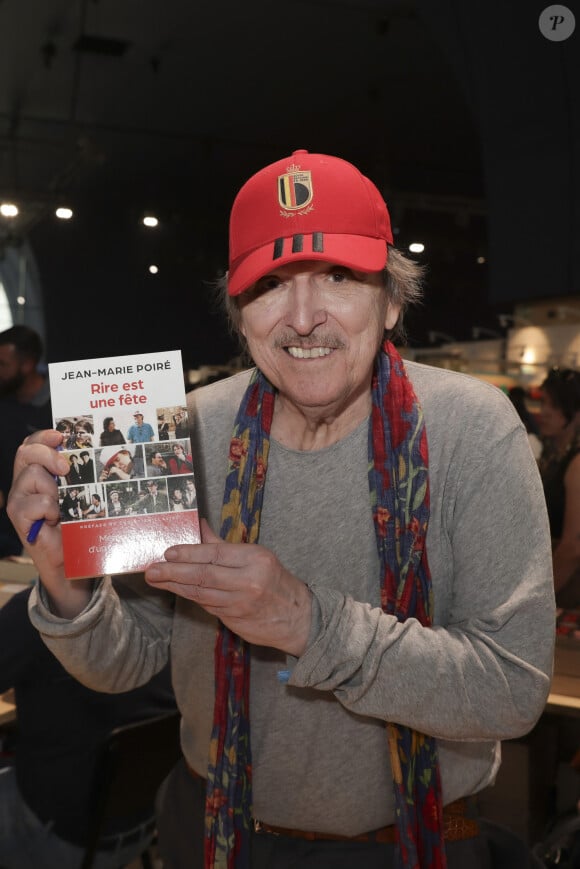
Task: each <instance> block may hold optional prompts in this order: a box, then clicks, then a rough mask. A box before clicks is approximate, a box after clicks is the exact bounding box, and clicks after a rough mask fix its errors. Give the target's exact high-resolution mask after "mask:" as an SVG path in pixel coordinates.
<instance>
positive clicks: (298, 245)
mask: <svg viewBox="0 0 580 869" xmlns="http://www.w3.org/2000/svg"><path fill="white" fill-rule="evenodd" d="M303 250H304V236H303V235H302V233H299V234H298V235H293V236H292V253H302V251H303Z"/></svg>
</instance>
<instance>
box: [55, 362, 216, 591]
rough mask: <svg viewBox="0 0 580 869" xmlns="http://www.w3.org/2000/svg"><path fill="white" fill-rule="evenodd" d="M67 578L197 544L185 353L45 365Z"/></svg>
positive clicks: (125, 566) (131, 567)
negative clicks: (63, 462)
mask: <svg viewBox="0 0 580 869" xmlns="http://www.w3.org/2000/svg"><path fill="white" fill-rule="evenodd" d="M48 372H49V379H50V394H51V405H52V414H53V424H54V427H55V428H56V429H58V430H59V431H61V432H62V433H63V436H64V440H63V446H62V450H63V454H64V456H65V457H66V459H67V460H68V462H69V467H70V470H69V472H68V473H67V474H66V475H64V476H62V477H59V479H58V494H59V503H60V510H61V528H62V541H63V549H64V559H65V574H66V576H67V578H68V579H80V578H85V577H94V576H102V575H103V574H119V573H133V572H136V571H140V570H143V569H144V568H145V567H147V566H148V565H149V564H151V563H152V562H154V561H162V560H163V553H164V552H165V550H166V549H167V548H168V547H169V546H172V545H175V544H180V543H199V541H200V532H199V517H198V511H197V499H196V491H195V477H194V471H193V461H192V454H191V431H190V420H189V419H188V413H187V404H186V399H185V385H184V379H183V366H182V359H181V352H180V351H179V350H171V351H169V352H164V353H143V354H137V355H131V356H114V357H105V358H100V359H81V360H77V361H74V362H53V363H50V364H49V366H48Z"/></svg>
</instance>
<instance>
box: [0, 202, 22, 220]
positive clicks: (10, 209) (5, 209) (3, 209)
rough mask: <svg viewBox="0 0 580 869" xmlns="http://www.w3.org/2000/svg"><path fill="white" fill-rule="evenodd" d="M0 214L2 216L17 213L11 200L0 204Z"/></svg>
mask: <svg viewBox="0 0 580 869" xmlns="http://www.w3.org/2000/svg"><path fill="white" fill-rule="evenodd" d="M0 214H1V215H2V217H16V216H17V215H18V208H17V207H16V205H13V203H12V202H3V203H2V205H0Z"/></svg>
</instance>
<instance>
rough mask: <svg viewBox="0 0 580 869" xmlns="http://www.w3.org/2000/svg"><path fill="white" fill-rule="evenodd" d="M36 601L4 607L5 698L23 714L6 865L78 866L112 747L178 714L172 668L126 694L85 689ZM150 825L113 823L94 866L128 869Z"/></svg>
mask: <svg viewBox="0 0 580 869" xmlns="http://www.w3.org/2000/svg"><path fill="white" fill-rule="evenodd" d="M29 596H30V589H24V590H23V591H21V592H19V593H17V594H15V595H14V596H13V597H12V598H11V599H10V600H9V601H8V603H6V604H4V606H3V607H2V609H1V610H0V692H4V691H7V690H8V689H10V688H12V689H14V695H15V702H16V708H17V715H18V729H17V731H16V736H15V742H14V744H13V746H12V763H11V764H10V765H8V766H6V767H5V768H4V769H2V770H0V866H2V867H3V869H57V867H58V869H78V867H79V866H80V865H81V862H82V857H83V851H84V845H85V842H86V836H87V832H88V828H89V822H90V811H91V809H90V797H91V783H92V779H93V775H94V772H95V766H96V762H97V758H98V753H99V749H100V746H101V744H102V742H103V740H104V739H105V738H106V737H107V736H108V734H109V733H110V731H111V730H113V729H114V728H115V727H119V726H120V725H122V724H128V723H129V722H132V721H139V720H141V719H144V718H151V717H154V716H156V715H161V714H162V713H164V712H171V711H173V710H175V709H176V705H175V699H174V694H173V690H172V688H171V679H170V674H169V666H168V665H166V666H165V667H164V668H163V669H162V670H161V671H160V672H159V673H157V675H156V676H154V677H153V678H152V679H151V680H150V681H148V682H147V683H146V684H144V685H142V686H141V687H140V688H136V689H135V690H132V691H126V692H123V693H121V694H108V693H101V692H99V691H92V690H91V689H90V688H86V687H85V686H84V685H81V683H80V682H78V681H77V680H76V679H74V678H73V677H72V676H70V675H69V674H68V673H67V672H66V670H65V669H64V668H63V667H62V665H61V664H59V663H58V661H57V659H56V658H55V657H54V655H52V653H51V652H49V651H48V649H47V648H46V646H45V645H44V643H43V642H42V639H41V637H40V635H39V633H38V631H36V630H35V629H34V628H33V626H32V624H31V623H30V619H29V618H28V612H27V607H28V598H29ZM144 760H145V759H144ZM142 820H146V819H141V818H139V819H138V820H137V822H136V820H135V819H131V825H130V827H128V825H127V820H126V819H123V818H118V819H116V821H115V822H112V823H111V824H110V825H109V827H108V829H107V830H106V831H105V836H106V838H104V839H103V841H102V847H101V848H99V849H98V851H97V854H96V858H95V862H94V863H93V864H92V865H93V867H94V869H118V867H119V866H124V865H125V864H126V863H128V862H129V861H130V860H132V859H134V858H135V857H137V856H138V855H139V853H140V852H141V850H142V849H143V848H145V847H147V844H148V843H149V841H150V840H151V839H152V837H153V830H152V829H147V828H146V827H145V826H144V825H142V826H140V825H139V824H140V822H141V821H142Z"/></svg>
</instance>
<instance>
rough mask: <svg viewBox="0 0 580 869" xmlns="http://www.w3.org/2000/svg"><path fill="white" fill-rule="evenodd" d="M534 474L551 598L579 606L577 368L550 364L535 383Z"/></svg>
mask: <svg viewBox="0 0 580 869" xmlns="http://www.w3.org/2000/svg"><path fill="white" fill-rule="evenodd" d="M540 396H541V397H540V432H541V435H542V438H543V440H544V449H543V450H542V455H541V457H540V474H541V476H542V482H543V485H544V494H545V496H546V504H547V507H548V518H549V520H550V534H551V537H552V559H553V564H554V588H555V591H556V603H557V604H558V605H559V606H561V607H564V608H566V609H577V608H578V607H580V372H578V371H573V370H572V369H570V368H553V369H552V370H551V371H550V372H549V374H548V376H547V377H546V379H545V380H544V382H543V383H542V385H541V387H540Z"/></svg>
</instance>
